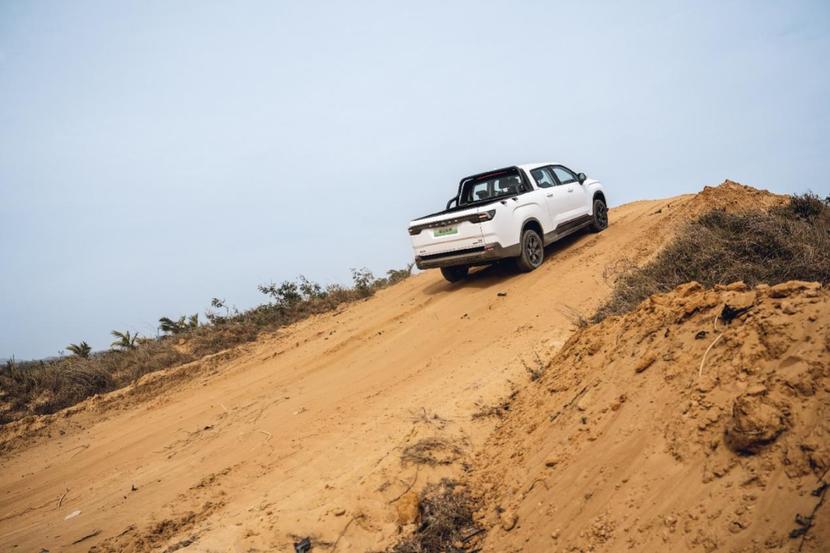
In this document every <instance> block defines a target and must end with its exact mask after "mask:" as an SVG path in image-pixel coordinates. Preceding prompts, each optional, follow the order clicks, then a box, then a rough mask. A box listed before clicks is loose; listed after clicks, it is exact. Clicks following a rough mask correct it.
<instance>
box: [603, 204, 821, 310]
mask: <svg viewBox="0 0 830 553" xmlns="http://www.w3.org/2000/svg"><path fill="white" fill-rule="evenodd" d="M739 280H742V281H744V282H745V283H747V284H748V285H750V286H754V285H756V284H759V283H766V284H770V285H772V284H777V283H779V282H786V281H788V280H809V281H819V282H821V283H824V284H826V283H827V282H830V198H828V199H826V200H821V199H820V198H819V197H818V196H815V195H814V194H804V195H800V196H792V197H791V198H790V202H789V203H788V204H786V205H783V206H781V207H778V208H774V209H772V210H770V211H769V212H764V211H746V212H743V213H729V212H726V211H720V210H718V211H710V212H708V213H706V214H704V215H702V216H701V217H699V218H698V219H697V220H695V221H692V222H690V223H688V224H687V225H686V226H685V227H683V228H682V229H681V230H680V231H679V232H678V234H677V236H675V238H674V240H672V242H671V243H670V244H669V245H668V246H667V247H666V248H665V249H663V250H662V251H660V253H658V254H657V256H656V257H655V258H654V260H652V261H651V262H649V263H647V264H645V265H644V266H642V267H636V266H630V267H626V268H625V269H624V270H623V271H622V272H621V273H620V274H619V275H618V276H617V278H616V280H615V282H614V289H613V291H612V293H611V298H610V299H609V300H608V301H607V302H606V303H605V304H604V305H602V306H601V307H600V308H599V309H598V310H597V313H596V314H595V315H594V317H593V319H592V320H593V322H598V321H601V320H602V319H604V318H605V317H607V316H609V315H620V314H623V313H626V312H628V311H631V310H632V309H634V308H635V307H636V306H637V305H638V304H639V303H640V302H641V301H643V300H644V299H646V298H648V297H649V296H650V295H652V294H655V293H658V292H668V291H669V290H672V289H674V288H675V287H676V286H678V285H680V284H683V283H685V282H690V281H697V282H700V283H701V284H703V285H704V286H714V285H716V284H728V283H730V282H735V281H739Z"/></svg>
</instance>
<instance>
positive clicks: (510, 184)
mask: <svg viewBox="0 0 830 553" xmlns="http://www.w3.org/2000/svg"><path fill="white" fill-rule="evenodd" d="M521 191H522V180H521V178H520V177H519V173H518V171H517V170H516V169H508V170H505V171H500V172H496V173H487V174H484V175H476V176H474V177H469V178H468V179H465V180H464V182H463V183H462V184H461V195H460V196H459V200H458V204H459V205H467V204H472V203H476V202H482V201H486V200H492V199H494V198H500V197H502V196H515V195H516V194H519V193H520V192H521Z"/></svg>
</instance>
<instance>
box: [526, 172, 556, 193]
mask: <svg viewBox="0 0 830 553" xmlns="http://www.w3.org/2000/svg"><path fill="white" fill-rule="evenodd" d="M530 174H531V175H533V180H535V181H536V184H538V185H539V188H550V187H551V186H555V185H556V181H555V180H553V176H552V175H551V173H550V168H548V167H539V168H538V169H534V170H533V171H531V172H530Z"/></svg>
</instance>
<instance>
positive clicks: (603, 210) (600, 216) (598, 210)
mask: <svg viewBox="0 0 830 553" xmlns="http://www.w3.org/2000/svg"><path fill="white" fill-rule="evenodd" d="M606 228H608V207H607V206H606V205H605V202H604V201H602V200H601V199H599V198H595V199H594V220H593V221H591V230H592V231H594V232H602V231H603V230H605V229H606Z"/></svg>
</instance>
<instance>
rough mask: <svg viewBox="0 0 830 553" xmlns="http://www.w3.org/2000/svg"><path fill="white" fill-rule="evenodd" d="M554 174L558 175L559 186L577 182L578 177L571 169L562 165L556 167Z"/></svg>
mask: <svg viewBox="0 0 830 553" xmlns="http://www.w3.org/2000/svg"><path fill="white" fill-rule="evenodd" d="M553 172H554V173H556V178H557V179H558V180H559V184H570V183H572V182H576V181H577V178H576V175H574V174H573V172H572V171H571V170H570V169H568V168H566V167H562V166H561V165H556V166H554V168H553Z"/></svg>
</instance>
